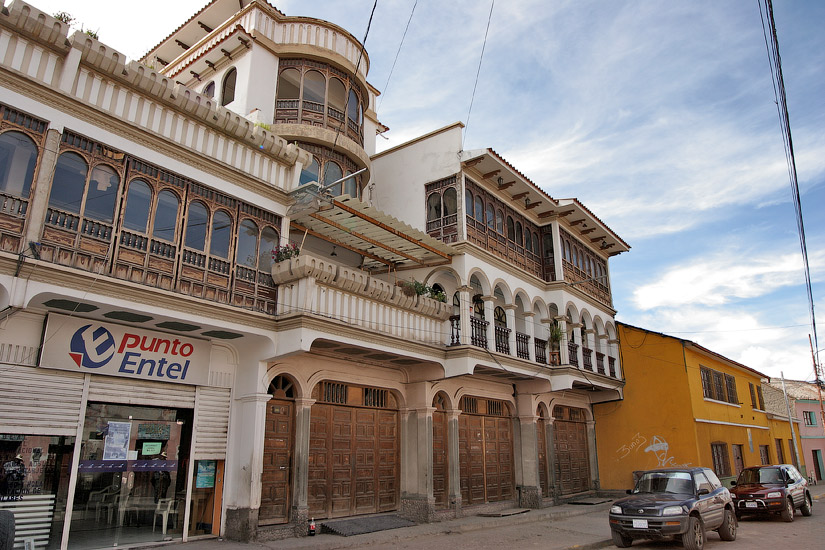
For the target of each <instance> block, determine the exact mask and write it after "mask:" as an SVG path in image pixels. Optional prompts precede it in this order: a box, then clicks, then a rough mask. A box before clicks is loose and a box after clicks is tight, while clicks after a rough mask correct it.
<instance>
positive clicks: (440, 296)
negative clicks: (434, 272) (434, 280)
mask: <svg viewBox="0 0 825 550" xmlns="http://www.w3.org/2000/svg"><path fill="white" fill-rule="evenodd" d="M430 298H432V299H433V300H435V301H437V302H446V301H447V295H446V294H444V293H443V292H441V291H440V290H436V289H434V288H430Z"/></svg>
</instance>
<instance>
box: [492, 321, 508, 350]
mask: <svg viewBox="0 0 825 550" xmlns="http://www.w3.org/2000/svg"><path fill="white" fill-rule="evenodd" d="M495 336H496V351H497V352H499V353H505V354H507V355H510V329H509V328H507V327H495Z"/></svg>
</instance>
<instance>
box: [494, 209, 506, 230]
mask: <svg viewBox="0 0 825 550" xmlns="http://www.w3.org/2000/svg"><path fill="white" fill-rule="evenodd" d="M496 231H498V233H499V235H504V214H503V213H502V212H501V210H496Z"/></svg>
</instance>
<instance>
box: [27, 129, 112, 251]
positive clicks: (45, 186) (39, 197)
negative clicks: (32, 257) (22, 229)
mask: <svg viewBox="0 0 825 550" xmlns="http://www.w3.org/2000/svg"><path fill="white" fill-rule="evenodd" d="M60 136H61V134H60V132H59V131H57V130H55V129H54V128H52V129H50V130H49V131H48V132H46V144H45V146H44V147H43V153H42V154H41V155H40V166H39V168H38V169H37V179H36V180H35V181H34V185H33V186H32V187H33V188H34V195H32V199H31V202H30V203H29V210H28V212H26V220H27V223H26V236H25V239H24V242H22V243H20V250H23V251H25V250H28V248H27V247H28V243H30V242H39V241H40V235H41V234H42V231H43V221H44V220H45V219H46V210H47V209H48V207H49V192H50V191H51V185H52V176H53V174H54V167H55V165H56V164H57V152H58V150H59V149H60ZM120 184H121V185H124V182H120Z"/></svg>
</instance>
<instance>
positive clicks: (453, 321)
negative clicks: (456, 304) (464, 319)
mask: <svg viewBox="0 0 825 550" xmlns="http://www.w3.org/2000/svg"><path fill="white" fill-rule="evenodd" d="M460 343H461V315H451V316H450V345H451V346H457V345H459V344H460Z"/></svg>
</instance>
